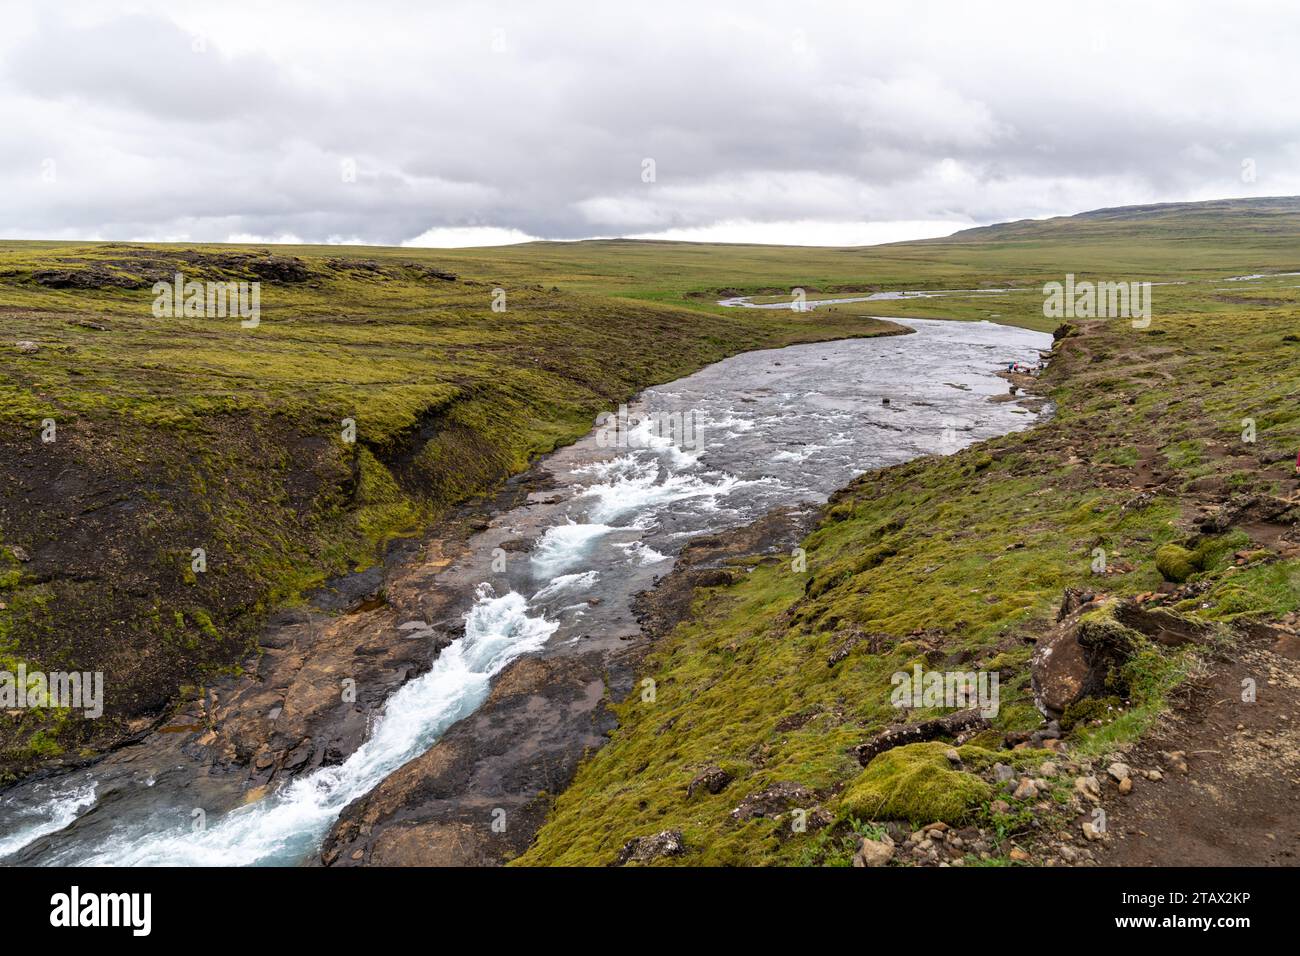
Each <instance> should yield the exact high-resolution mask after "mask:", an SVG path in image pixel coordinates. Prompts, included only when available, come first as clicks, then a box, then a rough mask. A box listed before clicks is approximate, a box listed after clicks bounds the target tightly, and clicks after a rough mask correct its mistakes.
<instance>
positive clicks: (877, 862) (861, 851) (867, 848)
mask: <svg viewBox="0 0 1300 956" xmlns="http://www.w3.org/2000/svg"><path fill="white" fill-rule="evenodd" d="M893 858H894V841H893V840H891V839H890V838H889V835H888V834H885V835H884V836H883V837H881V838H880V839H879V840H868V839H866V838H865V837H864V838H863V839H862V842H861V843H859V844H858V852H857V853H856V854H854V857H853V865H854V866H865V867H873V866H884V865H885V864H886V863H888V862H889V861H890V860H892V859H893Z"/></svg>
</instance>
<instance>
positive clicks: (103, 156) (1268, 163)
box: [0, 2, 1300, 243]
mask: <svg viewBox="0 0 1300 956" xmlns="http://www.w3.org/2000/svg"><path fill="white" fill-rule="evenodd" d="M897 6H898V7H900V8H901V7H902V6H903V5H897ZM862 7H863V5H861V4H856V3H851V2H846V3H843V4H829V3H828V4H812V5H806V4H801V5H799V6H797V7H790V8H789V9H783V8H782V7H781V6H778V5H774V4H773V5H769V4H764V3H757V2H750V3H744V4H735V5H731V6H729V7H727V8H719V7H717V6H716V5H703V4H695V3H673V2H666V3H656V4H653V5H645V6H639V7H632V6H630V5H617V6H615V5H610V6H608V7H606V6H585V5H580V4H569V3H562V4H509V3H500V4H497V5H495V6H491V5H484V4H481V3H464V4H455V3H451V4H438V5H436V6H430V7H428V8H422V7H417V6H415V5H408V4H392V5H385V4H382V3H374V2H372V3H367V4H356V3H346V4H344V3H339V4H321V3H312V4H305V3H304V4H293V3H288V2H281V3H277V4H273V5H268V4H251V3H250V4H247V5H244V4H240V3H213V4H203V3H190V4H185V3H181V4H161V3H157V4H155V3H149V2H143V3H135V4H131V6H130V12H126V11H123V12H119V13H114V12H112V11H110V10H108V9H107V8H106V7H103V6H102V5H89V4H88V5H86V6H84V7H78V6H75V5H71V6H68V5H61V6H59V7H57V8H54V7H51V6H50V5H43V4H32V5H31V6H30V7H22V6H19V7H17V8H15V9H14V10H13V11H12V13H11V14H9V15H8V17H7V22H8V24H9V25H10V27H11V29H10V30H9V31H8V32H7V33H6V35H5V36H3V37H0V123H3V125H4V128H5V129H6V134H5V137H6V149H5V151H4V153H3V154H2V155H0V185H2V186H3V187H4V188H5V189H6V197H7V199H6V202H5V203H4V205H3V206H2V207H0V234H3V235H6V236H28V237H35V236H49V237H101V238H156V239H169V238H171V239H193V240H200V239H206V240H220V239H227V238H231V237H259V238H271V239H274V238H277V237H291V238H297V239H301V240H304V241H330V240H335V241H338V240H345V241H346V240H360V241H365V242H383V243H400V242H405V241H413V240H414V241H426V242H435V243H436V242H440V241H444V240H446V239H447V237H448V235H449V234H448V233H447V232H446V231H445V230H448V229H454V230H458V231H457V232H456V233H455V234H454V236H453V238H455V239H462V240H463V239H466V238H467V237H468V239H469V240H473V239H474V237H476V236H482V237H485V238H487V239H492V238H499V237H507V236H510V235H515V236H518V235H532V236H544V237H549V238H577V237H582V236H592V235H630V234H646V233H666V234H669V235H689V236H692V237H707V236H709V235H714V234H716V235H721V236H725V237H726V238H733V239H734V238H744V237H745V236H752V237H753V238H754V239H755V240H756V241H775V240H781V239H784V240H786V241H802V242H817V241H827V242H847V241H855V238H854V237H855V236H859V233H861V236H862V237H863V238H859V239H857V240H856V241H866V239H867V238H875V239H883V238H896V237H904V236H905V235H918V234H922V233H926V232H928V233H930V234H934V233H936V232H941V231H943V230H944V228H945V226H944V224H948V226H947V227H948V228H951V227H953V226H955V225H960V224H963V223H976V222H988V221H993V220H998V219H1007V218H1020V217H1024V216H1039V215H1049V214H1057V213H1065V212H1074V211H1078V210H1080V209H1085V208H1092V207H1097V206H1105V205H1118V204H1123V203H1129V202H1148V201H1158V200H1169V199H1195V198H1209V197H1213V196H1227V195H1250V194H1272V195H1277V194H1282V193H1291V192H1297V191H1300V182H1298V181H1297V174H1296V173H1295V172H1293V171H1294V170H1295V169H1296V168H1297V167H1296V164H1295V161H1296V159H1297V158H1298V154H1300V145H1298V144H1300V121H1298V113H1297V107H1296V105H1295V103H1294V98H1293V97H1292V96H1291V92H1292V89H1293V87H1294V67H1293V65H1292V61H1293V58H1294V57H1293V51H1294V50H1295V49H1296V48H1298V47H1297V43H1296V41H1297V40H1300V36H1298V35H1297V34H1298V32H1300V15H1298V14H1296V13H1293V12H1291V11H1289V10H1288V9H1287V7H1285V6H1283V5H1276V6H1274V5H1271V4H1259V5H1249V4H1248V5H1245V6H1242V5H1233V6H1221V7H1220V6H1214V5H1209V4H1204V5H1202V4H1179V5H1168V6H1165V5H1159V6H1154V7H1149V8H1138V7H1137V6H1136V5H1132V4H1115V5H1114V6H1111V7H1108V6H1104V5H1103V6H1098V5H1095V4H1094V5H1090V6H1089V7H1088V11H1089V13H1088V15H1087V16H1086V17H1081V16H1077V15H1073V14H1071V13H1070V12H1069V11H1068V10H1066V9H1065V7H1064V5H1045V4H1033V5H1029V4H1026V5H1023V6H1020V5H1014V4H1005V5H999V6H998V7H996V8H993V7H973V6H972V5H968V4H957V3H953V4H938V3H934V4H921V5H907V8H906V9H891V8H881V9H874V8H873V9H868V10H864V9H862ZM646 159H652V160H653V161H654V165H655V176H654V180H653V181H652V182H646V181H645V178H644V177H643V169H644V166H643V161H644V160H646ZM1251 170H1253V178H1252V175H1251V174H1250V171H1251ZM924 222H929V223H930V225H928V226H926V225H918V223H924ZM891 223H894V224H898V225H894V226H890V225H889V224H891ZM865 224H869V225H871V227H872V228H871V229H866V225H865ZM936 224H937V225H936ZM482 227H490V228H491V229H493V230H496V231H495V232H491V233H475V232H473V231H472V230H473V229H474V228H482ZM467 228H469V229H470V230H471V231H470V232H468V233H466V232H465V231H464V230H465V229H467ZM502 230H505V232H502Z"/></svg>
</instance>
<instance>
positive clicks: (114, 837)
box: [0, 304, 1051, 866]
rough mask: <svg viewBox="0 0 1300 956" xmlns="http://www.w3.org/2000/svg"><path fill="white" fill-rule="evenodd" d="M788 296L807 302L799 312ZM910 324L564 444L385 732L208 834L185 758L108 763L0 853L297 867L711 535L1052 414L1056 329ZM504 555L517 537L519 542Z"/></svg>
mask: <svg viewBox="0 0 1300 956" xmlns="http://www.w3.org/2000/svg"><path fill="white" fill-rule="evenodd" d="M777 307H784V308H788V307H789V306H788V305H784V304H783V305H779V306H777ZM893 321H895V322H897V323H898V324H900V325H905V326H907V327H908V328H910V329H912V330H913V332H912V334H908V335H896V336H888V337H880V338H871V339H851V340H844V341H837V342H826V343H817V344H811V345H798V346H791V347H789V348H785V349H779V350H767V351H760V352H750V353H747V354H744V355H739V356H736V357H734V358H730V359H727V360H725V361H722V362H719V363H717V364H716V365H713V366H710V367H708V368H706V369H703V370H702V371H700V372H697V373H695V374H694V375H690V376H687V377H686V378H683V379H679V380H678V381H675V382H671V383H669V384H666V385H662V386H659V387H656V388H651V389H648V390H647V391H646V392H644V393H643V394H642V396H641V398H640V399H639V401H637V402H636V403H635V404H634V405H633V406H632V407H631V408H629V409H627V415H626V417H623V418H619V419H617V424H618V427H617V428H615V427H614V423H609V422H607V423H605V426H604V427H598V428H597V429H596V430H594V431H593V432H592V433H590V434H588V435H587V436H586V437H585V438H583V439H582V440H581V441H579V442H577V443H575V444H574V445H571V446H569V447H566V448H564V449H561V450H560V451H558V452H556V453H555V454H554V455H552V456H551V457H550V458H549V459H548V460H547V462H546V463H545V467H546V468H547V470H549V471H550V472H551V473H552V475H553V476H554V479H555V480H554V487H552V488H550V489H547V490H546V491H543V492H537V493H534V494H532V495H530V497H529V500H528V501H527V503H526V504H524V505H522V506H520V507H517V508H514V509H512V510H510V511H506V512H504V513H502V514H498V515H496V516H495V517H494V518H493V519H492V521H491V524H490V526H489V527H488V528H487V529H486V530H484V531H482V532H481V533H479V534H478V535H476V536H475V538H474V539H473V540H472V541H471V547H470V549H469V550H468V552H467V556H466V557H465V558H464V559H463V560H461V561H460V562H459V563H457V564H456V565H455V566H453V567H452V568H450V569H448V570H447V571H446V572H444V573H443V574H441V575H440V576H439V578H438V585H437V586H438V587H456V588H460V589H462V590H463V591H464V593H465V594H466V610H465V613H464V621H465V631H464V636H463V637H461V638H460V639H459V640H457V641H455V642H454V643H452V644H451V645H450V646H449V647H447V648H446V649H445V650H443V651H442V653H441V654H440V655H439V656H438V657H437V659H436V660H435V661H434V662H433V666H432V668H431V669H430V670H429V671H428V672H426V673H425V674H423V675H422V676H420V677H418V678H415V679H414V680H411V681H410V682H408V683H407V684H405V685H404V686H402V687H401V689H400V690H398V691H397V692H396V693H395V694H394V695H393V696H392V697H391V698H390V699H389V700H388V702H387V704H386V706H385V709H384V713H383V715H382V717H381V718H380V719H379V720H378V721H377V722H376V723H375V726H374V727H373V728H372V731H371V733H370V736H369V738H368V739H367V741H366V742H365V743H364V744H363V745H362V746H361V747H360V748H359V749H358V750H356V751H355V752H354V753H353V754H352V755H351V756H350V757H349V758H348V759H346V760H345V761H344V762H343V763H341V764H338V765H335V766H328V767H321V768H319V769H317V770H315V771H312V772H310V773H308V774H305V775H304V776H301V777H298V778H296V779H293V780H291V781H289V782H288V783H286V784H284V785H282V786H281V787H280V788H279V789H277V790H274V791H273V792H271V793H270V794H268V795H266V796H264V797H262V798H261V799H260V800H257V801H255V802H252V803H247V804H244V805H239V801H238V800H237V799H231V800H230V801H229V802H228V804H227V805H228V806H233V807H234V808H233V809H227V810H225V811H224V812H213V813H212V814H211V815H210V816H209V817H208V818H207V819H206V821H205V823H206V825H205V826H204V827H202V828H201V829H197V828H196V827H195V826H194V824H193V820H192V815H193V808H194V807H195V806H196V797H195V793H194V791H193V786H194V784H195V781H194V780H193V779H191V778H193V776H194V773H193V771H192V770H191V769H189V768H187V766H186V765H185V764H184V762H183V761H181V760H179V759H178V760H173V761H172V763H171V764H169V765H168V766H169V768H170V769H169V770H168V771H167V772H165V773H158V772H157V771H156V770H155V769H153V768H154V767H156V766H157V763H158V761H154V762H153V763H152V764H150V765H149V766H150V769H149V770H148V772H146V771H144V770H141V771H139V772H138V773H136V774H135V776H131V775H130V774H129V773H128V774H126V775H125V777H124V778H123V779H116V780H114V782H113V788H112V799H111V801H109V800H107V799H106V798H105V796H104V793H103V788H102V787H101V784H102V779H101V776H102V775H100V776H97V774H99V771H98V769H97V767H98V765H92V766H90V767H87V768H83V769H81V770H78V771H74V772H71V773H68V774H66V775H64V776H63V777H60V778H45V779H41V780H36V781H28V782H24V783H21V784H19V785H17V786H15V787H13V788H11V789H9V790H8V791H7V792H5V793H4V794H3V795H0V862H5V863H29V864H65V865H66V864H78V865H80V864H87V865H104V864H110V865H112V864H116V865H157V864H170V865H222V866H237V865H259V864H260V865H292V864H299V863H302V862H304V861H305V860H307V859H310V858H311V857H312V856H313V854H314V853H315V852H316V850H317V848H318V846H319V843H320V841H321V839H322V838H323V836H324V835H325V833H326V832H327V831H328V829H329V827H330V826H331V824H332V823H333V822H334V820H335V819H336V818H337V817H338V814H339V813H340V812H341V811H342V809H343V808H344V807H345V806H346V805H347V804H348V803H349V802H351V801H352V800H354V799H356V798H357V797H359V796H362V795H363V794H365V793H367V792H368V791H369V790H371V789H372V788H373V787H375V786H376V785H377V784H378V783H379V782H380V781H382V780H383V779H384V778H385V777H386V776H388V775H389V774H391V773H392V772H393V771H394V770H396V769H397V768H398V767H400V766H401V765H402V764H403V763H405V762H406V761H408V760H410V759H411V758H413V757H415V756H417V755H419V754H420V753H422V752H424V751H425V750H426V749H427V748H428V747H429V746H431V745H432V744H433V743H434V742H435V741H436V740H437V739H438V738H439V736H440V735H441V734H442V733H444V732H445V731H446V729H447V728H448V727H450V726H451V725H452V724H453V723H455V722H456V721H458V720H460V719H461V718H463V717H465V716H466V715H468V714H470V713H472V712H473V711H474V710H475V708H477V707H478V706H479V704H480V703H482V701H483V700H484V698H485V697H486V695H487V693H488V689H489V686H490V683H491V680H492V678H493V676H494V675H495V674H497V673H499V672H500V671H501V670H502V669H503V668H504V667H505V666H507V665H508V664H509V663H510V662H512V661H514V660H515V659H517V658H518V657H520V656H522V655H525V654H551V653H557V652H558V651H559V650H561V649H563V648H565V647H568V646H571V645H574V644H583V645H584V646H586V645H599V644H602V643H605V644H613V643H615V642H617V641H618V640H619V639H620V637H622V636H624V635H627V634H633V633H636V632H637V623H636V621H635V619H634V618H633V614H632V610H631V601H632V598H633V596H634V595H635V594H637V593H638V592H640V591H642V590H645V589H646V588H649V587H651V586H652V585H653V584H654V582H655V580H656V579H657V578H658V577H660V576H662V575H663V574H665V573H667V571H668V570H669V569H670V568H671V567H672V564H673V559H674V556H675V555H676V554H678V553H679V552H680V550H681V548H682V547H683V545H684V544H685V543H686V542H687V541H688V540H690V539H691V538H693V537H695V536H698V535H702V534H708V533H712V532H717V531H720V530H725V529H728V528H734V527H737V526H740V525H743V524H746V523H748V522H750V521H753V520H754V519H756V518H758V517H760V516H761V515H763V514H765V513H766V512H768V511H770V510H771V509H773V508H776V507H780V506H784V505H792V504H799V503H807V502H821V501H824V500H825V499H826V498H827V497H828V496H829V495H830V493H831V492H833V491H834V490H835V489H837V488H840V487H842V486H844V485H845V484H847V483H848V482H849V481H850V480H851V479H852V478H853V477H854V476H855V475H857V474H859V473H861V472H862V471H864V470H867V469H872V468H880V467H884V466H887V465H892V464H896V463H900V462H904V461H908V460H910V459H913V458H916V457H918V456H920V455H927V454H947V453H952V452H954V451H957V450H959V449H961V448H963V447H965V446H967V445H969V444H971V443H973V442H977V441H980V440H982V439H985V438H989V437H992V436H995V435H1001V434H1004V433H1007V432H1011V431H1016V430H1019V429H1023V428H1026V427H1028V426H1030V425H1031V424H1033V422H1034V421H1035V418H1036V415H1035V414H1034V413H1032V412H1030V411H1028V410H1027V409H1025V408H1024V407H1022V406H1020V405H1019V404H1018V403H1016V402H1010V401H991V399H993V398H995V397H998V396H1005V395H1006V394H1007V383H1006V382H1005V381H1004V380H1003V379H1001V378H998V377H995V375H994V374H993V373H994V372H995V371H996V370H998V369H999V368H1005V367H1006V365H1007V363H1009V362H1013V361H1018V362H1022V363H1026V364H1035V363H1037V361H1038V360H1039V358H1040V354H1041V353H1040V350H1046V349H1048V348H1050V346H1051V337H1050V336H1048V335H1045V334H1043V333H1038V332H1031V331H1026V330H1023V329H1018V328H1011V327H1007V326H1001V325H996V324H992V323H988V322H941V321H932V320H923V319H895V320H893ZM503 545H504V546H506V547H502V546H503Z"/></svg>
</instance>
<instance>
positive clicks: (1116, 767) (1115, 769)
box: [1106, 761, 1132, 783]
mask: <svg viewBox="0 0 1300 956" xmlns="http://www.w3.org/2000/svg"><path fill="white" fill-rule="evenodd" d="M1106 772H1107V773H1108V774H1110V775H1111V777H1112V778H1113V779H1114V780H1115V782H1116V783H1123V782H1124V781H1125V780H1127V779H1129V777H1130V776H1132V771H1130V770H1129V766H1128V764H1126V763H1120V762H1119V761H1116V762H1115V763H1113V764H1111V765H1110V766H1109V767H1107V768H1106Z"/></svg>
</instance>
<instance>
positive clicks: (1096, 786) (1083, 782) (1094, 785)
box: [1074, 776, 1101, 803]
mask: <svg viewBox="0 0 1300 956" xmlns="http://www.w3.org/2000/svg"><path fill="white" fill-rule="evenodd" d="M1074 789H1075V790H1077V791H1078V792H1079V793H1080V794H1082V795H1083V796H1085V797H1087V798H1088V799H1089V800H1091V801H1092V802H1093V803H1100V802H1101V783H1100V781H1098V780H1097V778H1096V777H1094V776H1087V777H1075V778H1074Z"/></svg>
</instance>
